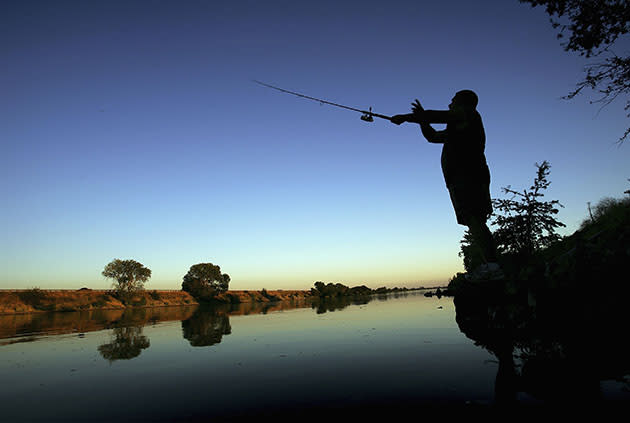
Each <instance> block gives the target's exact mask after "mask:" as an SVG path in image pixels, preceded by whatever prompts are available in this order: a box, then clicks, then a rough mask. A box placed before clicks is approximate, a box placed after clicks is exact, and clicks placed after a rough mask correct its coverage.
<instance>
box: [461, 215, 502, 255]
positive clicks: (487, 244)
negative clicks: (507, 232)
mask: <svg viewBox="0 0 630 423" xmlns="http://www.w3.org/2000/svg"><path fill="white" fill-rule="evenodd" d="M467 223H468V229H469V230H470V233H471V235H472V236H473V239H474V241H475V244H477V247H478V248H479V252H480V253H481V259H482V260H483V262H484V263H496V261H497V250H496V246H495V244H494V239H493V238H492V232H490V229H489V228H488V225H486V222H485V221H484V220H481V219H479V218H477V217H470V218H469V219H468V222H467Z"/></svg>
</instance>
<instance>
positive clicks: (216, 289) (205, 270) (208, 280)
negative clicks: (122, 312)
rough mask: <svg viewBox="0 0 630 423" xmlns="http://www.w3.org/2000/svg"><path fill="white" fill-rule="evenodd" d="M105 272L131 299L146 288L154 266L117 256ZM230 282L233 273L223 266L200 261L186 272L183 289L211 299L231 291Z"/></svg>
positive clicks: (120, 294)
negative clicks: (149, 266) (223, 268)
mask: <svg viewBox="0 0 630 423" xmlns="http://www.w3.org/2000/svg"><path fill="white" fill-rule="evenodd" d="M102 275H103V276H105V277H106V278H109V279H113V280H114V282H113V288H114V290H115V291H116V295H117V296H118V297H119V298H120V299H122V300H129V299H130V298H131V297H132V296H133V295H134V294H136V293H137V292H140V291H142V290H143V289H144V284H145V283H146V282H147V281H148V280H149V279H150V278H151V269H149V268H148V267H146V266H144V265H143V264H142V263H140V262H137V261H135V260H120V259H114V260H112V261H111V262H109V263H108V264H107V265H106V266H105V268H104V269H103V272H102ZM229 283H230V275H228V274H227V273H222V272H221V268H220V267H219V266H217V265H215V264H212V263H197V264H194V265H192V266H190V269H189V270H188V273H186V274H185V275H184V278H183V282H182V290H183V291H186V292H188V293H189V294H191V295H192V296H193V297H195V298H196V299H197V300H201V301H209V300H211V299H212V298H214V297H215V296H216V295H217V294H219V293H221V292H225V291H227V290H228V286H229Z"/></svg>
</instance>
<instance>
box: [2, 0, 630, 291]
mask: <svg viewBox="0 0 630 423" xmlns="http://www.w3.org/2000/svg"><path fill="white" fill-rule="evenodd" d="M621 47H623V48H626V47H628V46H627V44H626V45H625V46H621ZM0 49H1V50H0V51H1V52H2V57H3V66H2V69H1V70H0V91H1V92H2V96H0V128H1V132H0V138H1V139H0V145H1V147H0V148H1V150H0V151H1V154H0V169H1V170H0V172H1V176H2V178H1V180H0V195H1V197H0V198H2V207H1V208H0V221H1V222H2V233H3V236H2V239H3V240H2V243H1V245H0V269H1V270H0V272H1V274H0V288H5V289H8V288H32V287H40V288H46V289H54V288H58V289H74V288H80V287H83V286H86V287H90V288H93V289H106V288H108V287H109V286H111V280H107V279H105V278H104V277H103V276H102V275H101V272H102V270H103V268H104V267H105V265H106V264H107V263H109V262H110V261H111V260H113V259H115V258H119V259H133V260H136V261H139V262H141V263H142V264H144V265H145V266H147V267H149V268H150V269H151V270H152V277H151V279H150V280H149V282H147V284H146V285H145V287H146V288H147V289H179V288H180V287H181V282H182V277H183V275H184V274H186V272H187V271H188V269H189V268H190V266H192V265H193V264H196V263H204V262H211V263H214V264H216V265H219V266H220V267H221V270H222V271H223V272H225V273H228V274H229V275H230V276H231V283H230V289H262V288H266V289H309V288H310V287H312V286H313V283H314V282H315V281H324V282H335V283H337V282H339V283H344V284H346V285H351V286H354V285H359V284H366V285H367V286H369V287H372V288H376V287H380V286H388V287H394V286H399V287H400V286H406V287H410V288H411V287H418V286H426V287H432V286H442V285H444V284H445V283H447V282H448V280H449V279H450V278H451V277H452V276H453V275H455V274H456V273H457V272H461V271H463V264H462V259H461V257H459V256H458V252H459V242H460V240H461V239H462V236H463V233H464V230H465V229H466V228H465V227H464V226H460V225H458V224H457V222H456V220H455V215H454V212H453V209H452V206H451V203H450V199H449V196H448V192H447V190H446V187H445V185H444V181H443V177H442V173H441V169H440V152H441V146H439V145H435V144H429V143H427V142H426V141H425V140H424V138H423V137H422V135H421V133H420V131H419V129H418V127H417V125H412V124H403V125H401V126H396V125H393V124H392V123H390V122H389V121H387V120H382V119H375V122H373V123H366V122H363V121H361V120H360V119H359V117H360V114H359V113H356V112H352V111H348V110H344V109H340V108H335V107H332V106H328V105H321V104H319V103H318V102H314V101H310V100H306V99H303V98H299V97H295V96H291V95H289V94H285V93H281V92H278V91H274V90H271V89H269V88H265V87H262V86H260V85H257V84H255V83H253V82H252V80H254V79H257V80H261V81H264V82H267V83H270V84H273V85H276V86H279V87H282V88H285V89H288V90H291V91H298V92H300V93H304V94H306V95H309V96H312V97H317V98H322V99H326V100H329V101H333V102H336V103H341V104H345V105H349V106H351V107H357V108H360V109H365V108H368V107H372V108H373V110H374V112H376V113H381V114H385V115H394V114H398V113H408V112H409V111H410V103H411V102H412V101H413V100H414V99H419V100H420V102H421V103H422V104H423V106H424V107H425V108H428V109H446V108H447V106H448V104H449V102H450V100H451V98H452V96H453V94H454V93H455V92H456V91H458V90H460V89H472V90H474V91H475V92H476V93H477V94H478V96H479V106H478V110H479V112H480V114H481V116H482V118H483V122H484V126H485V129H486V135H487V143H486V157H487V160H488V165H489V167H490V171H491V175H492V182H491V195H492V197H493V198H504V197H505V194H504V193H503V192H502V187H506V186H511V187H512V188H513V189H518V190H522V189H524V188H527V187H529V186H530V185H531V183H532V181H533V179H534V177H535V172H536V166H535V164H536V163H541V162H542V161H544V160H547V161H548V162H550V164H551V174H550V178H549V179H550V180H551V186H550V188H549V189H548V190H547V192H546V195H545V197H544V199H547V200H552V199H556V200H559V201H560V203H561V204H562V205H563V206H564V207H563V208H561V209H560V213H559V214H558V215H557V218H558V219H559V220H560V221H561V222H563V223H565V224H566V227H565V228H562V229H561V230H560V231H559V232H560V234H561V235H569V234H571V233H573V232H574V231H575V230H576V229H577V228H578V227H579V224H580V223H581V221H582V220H583V219H585V218H586V216H587V214H588V211H587V204H588V203H589V202H590V203H591V204H593V205H594V204H596V203H597V202H598V201H599V200H601V199H602V198H605V197H613V198H621V197H622V196H623V195H624V194H623V192H624V191H625V190H627V189H628V188H630V186H629V184H628V178H630V171H629V169H628V164H629V163H630V145H628V143H627V142H626V143H625V144H623V145H621V146H620V145H618V144H617V140H618V139H619V137H620V136H621V135H622V134H623V132H624V131H625V128H626V127H627V126H628V125H629V120H628V118H627V117H626V116H625V113H624V110H623V105H624V104H623V103H624V100H623V99H619V100H618V101H616V102H614V103H612V104H610V105H609V106H607V107H605V108H603V109H602V108H601V107H600V106H599V105H597V104H591V103H590V102H591V101H592V100H595V99H597V96H596V93H592V92H585V93H584V95H581V96H579V97H577V98H576V99H574V100H571V101H567V100H564V99H562V97H563V96H564V95H566V94H568V93H569V92H570V91H571V90H572V89H573V88H574V87H575V84H576V83H577V82H578V81H579V80H580V77H581V76H582V75H583V69H584V66H585V65H587V64H588V63H589V62H588V61H587V59H585V58H583V57H580V56H579V55H577V54H575V53H567V52H565V51H564V50H563V49H562V46H561V43H560V41H559V40H557V39H556V32H555V30H554V29H553V28H552V27H551V25H550V23H549V18H548V16H547V15H546V14H545V12H544V10H542V9H540V8H537V9H535V8H531V7H530V6H529V5H524V4H521V3H519V2H518V1H517V0H513V1H511V0H488V1H477V2H470V1H467V0H443V1H440V2H428V1H426V2H425V1H395V0H394V1H389V2H383V1H371V0H363V1H338V0H337V1H317V2H300V1H294V0H293V1H273V0H270V1H242V0H233V1H229V2H219V1H192V0H186V1H157V0H156V1H130V0H126V1H116V0H114V1H97V0H95V1H89V2H85V1H63V0H59V1H55V2H50V1H29V0H20V1H9V2H4V3H3V6H2V11H1V13H0ZM436 127H437V128H438V129H441V128H439V126H436Z"/></svg>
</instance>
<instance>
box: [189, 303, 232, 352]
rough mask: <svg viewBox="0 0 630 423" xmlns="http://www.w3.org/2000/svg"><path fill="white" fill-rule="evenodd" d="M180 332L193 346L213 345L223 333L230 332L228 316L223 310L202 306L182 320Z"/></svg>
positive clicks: (227, 333) (219, 340)
mask: <svg viewBox="0 0 630 423" xmlns="http://www.w3.org/2000/svg"><path fill="white" fill-rule="evenodd" d="M182 332H183V335H184V338H185V339H187V340H188V342H190V345H191V346H193V347H207V346H210V345H215V344H218V343H219V342H221V339H222V338H223V335H229V334H230V333H232V327H231V326H230V317H229V315H228V314H227V313H226V312H225V311H224V310H218V309H216V308H203V307H202V308H199V309H197V310H196V311H195V313H194V314H193V315H192V316H190V318H188V319H186V320H182Z"/></svg>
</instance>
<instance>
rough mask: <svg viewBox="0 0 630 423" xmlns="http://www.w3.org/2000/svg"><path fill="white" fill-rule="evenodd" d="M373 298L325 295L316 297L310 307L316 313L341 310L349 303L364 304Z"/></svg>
mask: <svg viewBox="0 0 630 423" xmlns="http://www.w3.org/2000/svg"><path fill="white" fill-rule="evenodd" d="M373 299H374V297H373V296H371V295H370V296H368V295H366V296H340V297H326V298H323V297H322V298H318V299H316V300H314V301H313V302H312V303H311V308H312V309H314V310H315V312H316V313H317V314H324V313H326V312H333V311H337V310H343V309H344V308H346V307H348V306H350V305H364V304H367V303H369V302H370V301H372V300H373Z"/></svg>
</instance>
